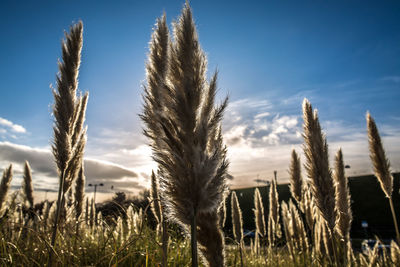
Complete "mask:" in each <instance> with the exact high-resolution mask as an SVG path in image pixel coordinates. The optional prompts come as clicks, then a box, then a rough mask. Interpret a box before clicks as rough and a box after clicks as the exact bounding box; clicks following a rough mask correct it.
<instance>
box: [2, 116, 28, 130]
mask: <svg viewBox="0 0 400 267" xmlns="http://www.w3.org/2000/svg"><path fill="white" fill-rule="evenodd" d="M0 125H1V126H5V127H7V128H10V129H11V131H12V132H15V133H26V129H25V128H24V127H23V126H21V125H19V124H15V123H13V122H12V121H9V120H7V119H4V118H1V117H0ZM2 130H3V131H2V132H3V133H5V129H2Z"/></svg>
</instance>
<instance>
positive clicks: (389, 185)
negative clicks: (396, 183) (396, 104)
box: [367, 113, 400, 244]
mask: <svg viewBox="0 0 400 267" xmlns="http://www.w3.org/2000/svg"><path fill="white" fill-rule="evenodd" d="M367 128H368V143H369V156H370V158H371V161H372V165H373V167H374V172H375V176H376V178H378V181H379V183H380V184H381V188H382V191H383V192H384V193H385V195H386V197H387V198H388V199H389V204H390V209H391V211H392V216H393V223H394V227H395V230H396V239H397V244H400V233H399V228H398V226H397V218H396V213H395V211H394V206H393V200H392V192H393V176H392V174H391V171H390V163H389V160H388V159H387V157H386V153H385V150H384V149H383V145H382V141H381V137H380V135H379V131H378V127H376V124H375V120H374V119H373V118H372V116H371V114H369V113H367Z"/></svg>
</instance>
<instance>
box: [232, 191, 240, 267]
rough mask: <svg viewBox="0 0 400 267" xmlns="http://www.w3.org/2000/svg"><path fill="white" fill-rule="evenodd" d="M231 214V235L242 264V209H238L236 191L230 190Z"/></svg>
mask: <svg viewBox="0 0 400 267" xmlns="http://www.w3.org/2000/svg"><path fill="white" fill-rule="evenodd" d="M231 216H232V230H233V237H234V238H235V241H236V243H237V245H238V248H239V252H240V263H241V266H243V255H242V243H243V217H242V210H241V209H240V205H239V200H238V198H237V196H236V192H235V191H232V195H231Z"/></svg>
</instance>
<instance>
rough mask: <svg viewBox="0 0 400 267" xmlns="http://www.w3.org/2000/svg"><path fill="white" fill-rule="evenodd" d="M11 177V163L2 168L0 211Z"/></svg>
mask: <svg viewBox="0 0 400 267" xmlns="http://www.w3.org/2000/svg"><path fill="white" fill-rule="evenodd" d="M12 177H13V170H12V164H10V166H9V167H8V168H7V169H5V170H4V172H3V177H2V178H1V182H0V211H1V208H2V207H3V205H4V202H5V201H6V198H7V194H8V190H9V189H10V183H11V180H12Z"/></svg>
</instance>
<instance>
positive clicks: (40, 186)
mask: <svg viewBox="0 0 400 267" xmlns="http://www.w3.org/2000/svg"><path fill="white" fill-rule="evenodd" d="M25 160H27V161H29V163H30V165H31V167H32V176H33V183H34V188H35V190H38V191H45V190H50V191H53V190H54V191H55V190H57V188H58V187H57V185H58V174H57V171H56V170H57V169H56V166H55V163H54V161H53V155H52V153H51V152H50V150H49V149H42V148H33V147H29V146H24V145H18V144H14V143H10V142H0V164H1V166H4V167H5V166H7V165H8V164H10V163H12V164H13V168H14V178H13V181H12V186H13V188H19V187H20V186H21V183H22V175H23V166H24V162H25ZM84 164H85V176H86V183H87V184H89V183H104V184H105V186H104V188H101V187H99V188H98V190H99V191H100V192H104V191H106V192H107V191H110V187H111V185H112V186H113V187H114V190H115V191H128V192H137V191H139V190H141V189H143V188H145V187H146V184H145V178H144V177H141V176H140V175H139V174H138V173H137V172H135V171H134V170H131V169H129V168H126V167H124V166H121V165H118V164H115V163H111V162H108V161H102V160H96V159H91V158H85V162H84ZM91 190H92V189H91V188H87V189H86V191H91Z"/></svg>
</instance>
